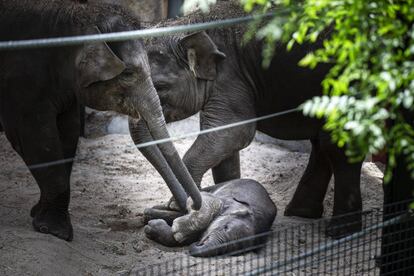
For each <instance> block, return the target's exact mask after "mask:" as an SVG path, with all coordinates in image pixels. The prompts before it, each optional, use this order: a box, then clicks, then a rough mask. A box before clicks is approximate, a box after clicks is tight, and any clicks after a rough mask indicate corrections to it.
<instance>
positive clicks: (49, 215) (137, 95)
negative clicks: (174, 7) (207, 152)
mask: <svg viewBox="0 0 414 276" xmlns="http://www.w3.org/2000/svg"><path fill="white" fill-rule="evenodd" d="M81 2H82V3H81ZM138 28H139V24H138V22H137V20H136V19H134V18H132V17H131V16H129V15H128V14H127V13H125V12H124V11H122V10H121V9H120V8H117V7H115V6H110V5H92V4H89V3H87V1H68V0H41V1H32V0H21V1H9V0H0V37H1V39H2V40H20V39H34V38H48V37H59V36H73V35H80V34H85V33H90V34H91V33H93V34H94V33H106V32H118V31H128V30H133V29H138ZM81 101H83V102H84V103H85V104H86V105H87V106H90V107H92V108H95V109H99V110H115V111H118V112H121V113H125V114H127V115H130V116H131V117H134V118H136V119H138V118H140V117H142V119H143V120H142V123H143V124H145V125H146V127H148V131H149V133H150V134H151V135H152V137H153V138H154V139H161V138H167V137H168V132H167V130H166V126H165V120H164V117H163V114H162V110H161V106H160V103H159V98H158V96H157V93H156V91H155V88H154V85H153V83H152V81H151V78H150V68H149V64H148V58H147V55H146V53H145V51H144V48H143V45H142V42H141V41H137V40H134V41H127V42H117V43H91V44H84V45H79V46H71V47H61V48H43V49H27V50H7V51H0V125H2V127H3V130H4V131H5V133H6V136H7V138H8V140H9V141H10V143H11V144H12V146H13V148H14V149H15V150H16V151H17V152H18V153H19V154H20V156H21V157H22V158H23V160H24V162H25V163H26V164H27V166H28V168H29V169H30V171H31V173H32V175H33V176H34V178H35V180H36V182H37V184H38V185H39V188H40V191H41V195H40V200H39V202H38V203H37V204H36V205H35V206H34V207H33V208H32V210H31V216H32V217H33V226H34V228H35V229H36V230H37V231H40V232H44V233H49V234H52V235H55V236H57V237H58V238H61V239H64V240H72V238H73V230H72V225H71V221H70V215H69V212H68V205H69V198H70V186H69V183H70V174H71V169H72V163H73V157H74V155H75V151H76V147H77V143H78V137H79V129H80V126H79V124H80V120H79V103H80V102H81ZM157 149H159V151H160V152H161V153H162V158H163V159H162V160H161V161H160V162H161V166H162V169H163V170H168V171H169V172H174V173H175V174H174V175H175V176H176V178H177V179H178V180H177V179H175V183H177V182H178V181H180V182H181V183H182V184H183V186H184V188H185V189H186V190H187V192H188V193H189V194H191V195H192V196H193V197H194V198H195V199H196V203H195V204H196V205H198V206H197V208H198V207H200V202H201V201H200V194H199V193H198V190H197V187H196V186H195V184H194V182H193V181H192V179H191V177H190V175H189V174H188V171H187V170H186V168H185V166H184V164H183V163H182V161H181V159H180V157H179V155H178V154H177V152H176V150H175V148H174V146H173V145H172V143H165V144H163V145H160V146H159V148H157ZM164 157H165V158H164ZM171 188H172V189H173V191H174V193H175V196H176V197H177V198H179V199H181V200H180V201H179V202H183V201H184V202H185V199H186V197H187V196H186V193H185V192H184V190H183V188H181V186H179V187H171ZM184 207H185V206H183V208H184Z"/></svg>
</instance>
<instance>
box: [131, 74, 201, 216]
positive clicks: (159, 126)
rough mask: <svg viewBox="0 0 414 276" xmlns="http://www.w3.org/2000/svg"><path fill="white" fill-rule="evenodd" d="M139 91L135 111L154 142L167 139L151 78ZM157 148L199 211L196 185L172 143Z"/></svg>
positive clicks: (159, 145)
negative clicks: (137, 111) (144, 123)
mask: <svg viewBox="0 0 414 276" xmlns="http://www.w3.org/2000/svg"><path fill="white" fill-rule="evenodd" d="M139 89H142V91H141V92H143V93H139V97H137V98H135V100H134V101H133V104H134V105H135V106H136V107H137V110H139V113H140V115H141V116H142V118H143V119H144V121H145V122H146V125H147V127H148V130H149V132H150V134H151V136H152V138H153V139H155V140H159V139H165V138H168V137H169V134H168V131H167V126H166V122H165V119H164V115H163V113H162V109H161V105H160V100H159V98H158V95H157V92H156V90H155V87H154V85H153V83H152V81H151V78H147V79H146V80H145V81H144V82H143V83H142V84H140V86H139ZM158 148H159V150H160V151H161V153H162V154H163V156H164V158H165V160H166V161H167V163H168V165H169V167H170V168H171V170H172V171H173V173H174V174H175V176H176V178H177V179H178V181H179V182H180V183H181V184H182V186H183V188H184V190H185V191H186V193H187V194H188V195H189V196H190V197H191V198H192V199H193V202H194V206H193V208H194V209H196V210H198V209H200V207H201V202H202V199H201V195H200V191H199V190H198V187H197V185H196V184H195V183H194V180H193V179H192V177H191V175H190V173H189V172H188V170H187V167H186V166H185V165H184V163H183V161H182V160H181V158H180V156H179V155H178V152H177V150H176V149H175V147H174V145H173V144H172V142H166V143H162V144H158ZM163 167H166V166H163ZM170 184H171V183H170ZM172 185H174V184H172ZM177 200H179V199H177Z"/></svg>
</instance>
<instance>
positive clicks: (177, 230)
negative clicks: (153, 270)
mask: <svg viewBox="0 0 414 276" xmlns="http://www.w3.org/2000/svg"><path fill="white" fill-rule="evenodd" d="M201 195H202V199H203V203H202V207H201V209H200V210H198V211H195V210H193V209H192V208H191V206H192V201H191V199H190V198H189V199H188V201H187V209H188V213H187V214H186V215H183V214H182V213H180V212H179V211H174V210H172V208H171V207H166V206H155V207H153V208H150V209H146V210H145V217H146V219H147V220H148V224H147V225H146V226H145V234H146V236H147V237H148V238H149V239H152V240H154V241H156V242H158V243H161V244H163V245H165V246H170V247H171V246H182V245H188V244H191V246H190V254H191V255H192V256H200V257H201V256H202V257H207V256H214V255H221V254H226V253H231V252H235V251H239V250H242V249H246V248H249V247H251V246H252V245H256V244H259V243H263V242H264V240H265V239H264V238H263V237H262V238H255V239H249V238H248V237H251V236H254V235H257V234H260V233H263V232H267V231H269V230H270V227H271V226H272V223H273V221H274V219H275V217H276V211H277V210H276V206H275V204H274V203H273V201H272V200H271V199H270V197H269V194H268V193H267V191H266V190H265V189H264V188H263V187H262V185H260V184H259V183H258V182H256V181H254V180H250V179H235V180H231V181H228V182H224V183H221V184H218V185H215V186H212V187H209V188H207V189H206V190H204V191H203V192H201ZM246 238H247V239H246ZM240 239H242V241H239V242H237V241H238V240H240ZM226 244H227V245H226Z"/></svg>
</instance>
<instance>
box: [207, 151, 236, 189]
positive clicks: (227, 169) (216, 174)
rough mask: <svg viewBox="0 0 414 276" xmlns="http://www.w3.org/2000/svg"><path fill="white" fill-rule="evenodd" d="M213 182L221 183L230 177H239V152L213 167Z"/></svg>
mask: <svg viewBox="0 0 414 276" xmlns="http://www.w3.org/2000/svg"><path fill="white" fill-rule="evenodd" d="M212 171H213V178H214V183H216V184H218V183H222V182H226V181H229V180H232V179H239V178H240V175H241V173H240V153H239V152H236V153H234V154H233V155H232V156H230V157H228V158H227V159H225V160H223V161H221V163H220V164H218V165H217V166H215V167H214V168H213V169H212Z"/></svg>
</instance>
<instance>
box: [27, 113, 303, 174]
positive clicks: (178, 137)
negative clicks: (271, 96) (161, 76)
mask: <svg viewBox="0 0 414 276" xmlns="http://www.w3.org/2000/svg"><path fill="white" fill-rule="evenodd" d="M300 110H301V109H300V108H299V107H296V108H292V109H288V110H284V111H281V112H275V113H272V114H268V115H264V116H260V117H255V118H252V119H248V120H244V121H239V122H235V123H231V124H227V125H223V126H219V127H214V128H209V129H205V130H201V131H195V132H189V133H185V134H182V135H176V136H171V137H169V138H164V139H159V140H155V141H150V142H145V143H140V144H135V145H133V146H131V147H136V148H138V149H140V148H145V147H150V146H155V145H158V144H163V143H168V142H174V141H177V140H182V139H185V138H190V137H195V136H199V135H204V134H207V133H211V132H216V131H221V130H225V129H228V128H233V127H238V126H242V125H246V124H252V123H255V122H258V121H262V120H266V119H270V118H274V117H278V116H282V115H286V114H289V113H293V112H297V111H300ZM74 160H75V158H66V159H61V160H56V161H51V162H45V163H39V164H35V165H30V166H27V167H28V168H29V169H40V168H44V167H50V166H56V165H61V164H65V163H70V162H73V161H74ZM22 169H23V168H22ZM24 169H26V167H24Z"/></svg>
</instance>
